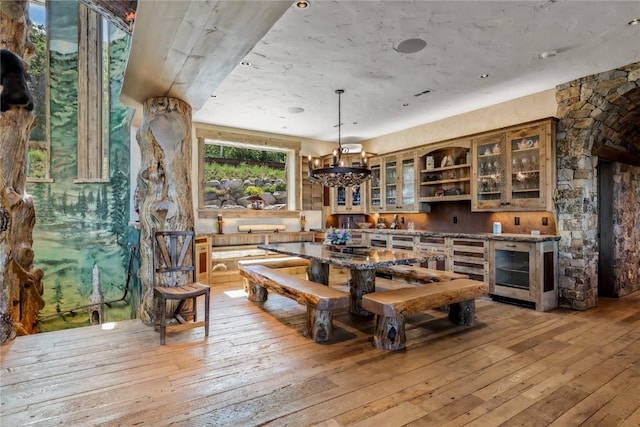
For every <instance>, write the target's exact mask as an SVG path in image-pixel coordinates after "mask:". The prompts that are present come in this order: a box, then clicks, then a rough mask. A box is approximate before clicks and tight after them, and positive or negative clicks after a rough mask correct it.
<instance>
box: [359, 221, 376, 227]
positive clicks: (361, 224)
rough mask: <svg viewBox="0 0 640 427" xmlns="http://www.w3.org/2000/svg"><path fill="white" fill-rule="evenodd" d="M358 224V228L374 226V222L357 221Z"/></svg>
mask: <svg viewBox="0 0 640 427" xmlns="http://www.w3.org/2000/svg"><path fill="white" fill-rule="evenodd" d="M356 225H357V226H358V228H371V227H373V224H371V223H370V222H356Z"/></svg>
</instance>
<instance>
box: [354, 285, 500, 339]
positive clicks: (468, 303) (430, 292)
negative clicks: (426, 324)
mask: <svg viewBox="0 0 640 427" xmlns="http://www.w3.org/2000/svg"><path fill="white" fill-rule="evenodd" d="M488 292H489V287H488V286H487V284H486V283H484V282H480V281H477V280H470V279H457V280H448V281H444V282H435V283H431V284H429V285H425V286H414V287H407V288H402V289H396V290H391V291H384V292H372V293H369V294H365V295H364V296H363V297H362V308H363V309H365V310H367V311H370V312H372V313H374V314H376V329H375V332H374V335H373V345H374V346H375V347H377V348H383V349H386V350H401V349H403V348H405V343H406V335H405V318H406V316H408V315H410V314H413V313H417V312H419V311H423V310H427V309H431V308H436V307H440V306H443V305H447V304H448V305H449V320H450V321H451V322H453V323H455V324H458V325H460V324H463V325H466V326H470V325H472V324H473V321H474V318H475V311H476V306H475V298H477V297H479V296H482V295H487V294H488Z"/></svg>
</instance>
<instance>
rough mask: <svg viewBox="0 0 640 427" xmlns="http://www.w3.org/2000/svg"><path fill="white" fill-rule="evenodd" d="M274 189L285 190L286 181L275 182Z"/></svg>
mask: <svg viewBox="0 0 640 427" xmlns="http://www.w3.org/2000/svg"><path fill="white" fill-rule="evenodd" d="M275 187H276V191H287V183H286V182H276V185H275Z"/></svg>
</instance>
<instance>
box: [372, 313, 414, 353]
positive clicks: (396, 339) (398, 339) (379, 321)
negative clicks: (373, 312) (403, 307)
mask: <svg viewBox="0 0 640 427" xmlns="http://www.w3.org/2000/svg"><path fill="white" fill-rule="evenodd" d="M404 325H405V321H404V316H382V315H378V316H377V318H376V330H375V331H374V333H373V345H374V346H375V347H376V348H381V349H384V350H402V349H404V348H405V345H406V342H407V336H406V334H405V328H404Z"/></svg>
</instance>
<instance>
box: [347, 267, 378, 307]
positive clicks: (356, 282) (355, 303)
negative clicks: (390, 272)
mask: <svg viewBox="0 0 640 427" xmlns="http://www.w3.org/2000/svg"><path fill="white" fill-rule="evenodd" d="M350 282H351V283H350V285H351V286H350V287H349V294H350V296H351V299H350V303H349V312H350V313H352V314H357V315H358V316H364V317H371V316H373V314H371V313H369V312H368V311H367V310H364V309H363V308H362V295H364V294H368V293H370V292H375V290H376V270H375V269H371V270H355V269H352V270H351V280H350Z"/></svg>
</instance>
